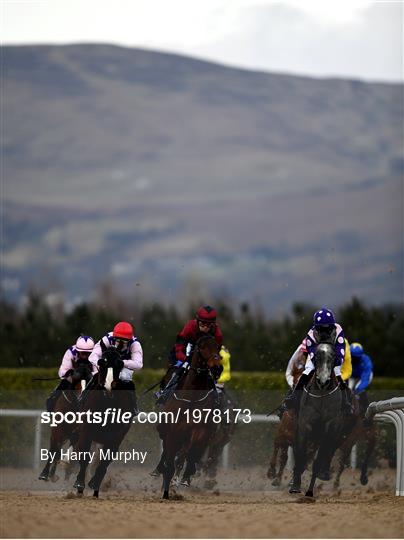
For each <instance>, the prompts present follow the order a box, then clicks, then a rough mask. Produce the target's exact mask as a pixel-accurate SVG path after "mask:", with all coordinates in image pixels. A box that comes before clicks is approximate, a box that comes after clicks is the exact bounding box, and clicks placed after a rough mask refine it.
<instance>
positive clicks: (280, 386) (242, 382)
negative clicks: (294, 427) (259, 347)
mask: <svg viewBox="0 0 404 540" xmlns="http://www.w3.org/2000/svg"><path fill="white" fill-rule="evenodd" d="M163 374H164V370H161V369H142V370H141V371H139V372H137V373H136V375H135V382H136V386H137V388H138V391H139V392H142V391H143V390H145V389H146V388H147V387H148V386H151V385H152V384H153V383H155V382H157V381H158V380H159V379H160V378H161V377H162V376H163ZM42 377H43V378H46V377H57V371H56V370H55V369H53V368H2V369H0V392H2V391H14V390H15V391H20V390H24V391H25V390H33V391H37V390H43V391H45V392H47V391H50V390H51V389H52V388H54V386H56V384H57V382H58V381H57V380H55V381H33V380H32V379H33V378H42ZM371 386H372V390H404V378H402V377H401V378H399V377H375V378H374V379H373V381H372V385H371ZM227 387H228V388H232V389H234V390H285V389H286V388H287V384H286V380H285V376H284V374H283V373H281V372H277V371H268V372H265V371H233V373H232V379H231V381H230V382H229V383H228V384H227Z"/></svg>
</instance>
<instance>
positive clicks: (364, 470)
mask: <svg viewBox="0 0 404 540" xmlns="http://www.w3.org/2000/svg"><path fill="white" fill-rule="evenodd" d="M365 438H366V451H365V457H364V460H363V462H362V466H361V478H360V481H361V484H362V486H366V484H367V483H368V463H369V458H370V456H371V455H372V452H373V449H374V447H375V443H376V437H375V429H374V427H373V426H371V427H369V428H367V429H366V431H365Z"/></svg>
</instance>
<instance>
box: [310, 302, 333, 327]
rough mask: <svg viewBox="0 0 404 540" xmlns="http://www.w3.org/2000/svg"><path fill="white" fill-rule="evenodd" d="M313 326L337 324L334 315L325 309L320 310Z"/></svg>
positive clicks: (316, 313)
mask: <svg viewBox="0 0 404 540" xmlns="http://www.w3.org/2000/svg"><path fill="white" fill-rule="evenodd" d="M313 324H314V326H325V325H327V326H328V325H330V324H335V317H334V313H333V312H332V311H331V310H330V309H327V308H325V307H323V308H321V309H319V310H318V311H316V312H315V314H314V317H313Z"/></svg>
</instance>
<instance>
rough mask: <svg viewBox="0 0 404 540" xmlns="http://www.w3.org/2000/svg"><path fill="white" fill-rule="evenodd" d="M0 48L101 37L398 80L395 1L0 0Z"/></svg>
mask: <svg viewBox="0 0 404 540" xmlns="http://www.w3.org/2000/svg"><path fill="white" fill-rule="evenodd" d="M1 11H2V13H1V15H2V17H1V21H2V22H1V36H2V42H3V43H4V44H27V43H75V42H104V43H114V44H120V45H125V46H136V47H145V48H151V49H156V50H162V51H171V52H178V53H181V54H187V55H192V56H197V57H200V58H205V59H209V60H213V61H216V62H220V63H225V64H229V65H234V66H240V67H245V68H250V69H263V70H271V71H278V72H288V73H299V74H307V75H314V76H329V75H332V76H342V77H354V78H362V79H367V80H386V81H398V80H402V78H403V67H402V66H403V2H402V1H373V2H370V1H363V0H348V1H341V0H339V1H333V0H284V1H277V2H276V1H269V0H108V1H106V0H1Z"/></svg>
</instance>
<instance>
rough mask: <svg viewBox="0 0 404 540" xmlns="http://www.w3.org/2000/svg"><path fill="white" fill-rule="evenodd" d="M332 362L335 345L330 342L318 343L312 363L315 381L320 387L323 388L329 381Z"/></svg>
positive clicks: (333, 360)
mask: <svg viewBox="0 0 404 540" xmlns="http://www.w3.org/2000/svg"><path fill="white" fill-rule="evenodd" d="M334 362H335V347H334V346H333V345H331V344H330V343H319V344H318V345H317V349H316V352H315V355H314V364H315V366H316V369H315V374H316V382H317V384H318V386H319V387H320V388H325V387H326V386H328V384H329V383H330V381H331V376H332V369H333V367H334Z"/></svg>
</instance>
